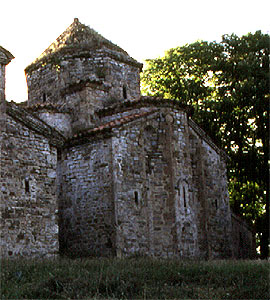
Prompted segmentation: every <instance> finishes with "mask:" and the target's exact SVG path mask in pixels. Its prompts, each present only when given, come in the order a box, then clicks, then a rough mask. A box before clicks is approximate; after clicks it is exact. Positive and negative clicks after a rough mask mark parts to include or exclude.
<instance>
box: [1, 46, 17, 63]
mask: <svg viewBox="0 0 270 300" xmlns="http://www.w3.org/2000/svg"><path fill="white" fill-rule="evenodd" d="M13 58H14V56H13V55H12V54H11V53H10V52H9V51H7V50H6V49H5V48H3V47H1V46H0V64H3V65H7V64H8V63H9V62H10V61H11V60H12V59H13Z"/></svg>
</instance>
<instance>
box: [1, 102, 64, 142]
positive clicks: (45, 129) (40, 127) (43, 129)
mask: <svg viewBox="0 0 270 300" xmlns="http://www.w3.org/2000/svg"><path fill="white" fill-rule="evenodd" d="M6 113H7V114H8V115H9V116H11V117H12V118H13V119H15V120H16V121H18V122H20V123H22V124H23V125H25V126H26V127H27V128H29V129H31V130H33V131H35V132H37V133H39V134H41V135H42V136H44V137H46V138H47V139H48V141H49V143H50V144H51V145H52V146H55V147H57V148H59V147H61V146H63V144H64V142H65V140H66V139H65V137H64V136H63V135H62V134H61V133H60V132H58V131H57V130H56V129H54V128H52V127H51V126H50V125H48V124H46V123H45V122H43V121H42V120H40V119H39V118H37V117H36V116H34V115H32V114H31V113H29V112H28V111H26V110H25V109H24V108H22V107H19V106H18V105H16V104H15V103H14V102H6Z"/></svg>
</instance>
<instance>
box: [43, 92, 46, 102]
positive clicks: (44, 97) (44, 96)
mask: <svg viewBox="0 0 270 300" xmlns="http://www.w3.org/2000/svg"><path fill="white" fill-rule="evenodd" d="M42 98H43V102H46V94H45V93H43V95H42Z"/></svg>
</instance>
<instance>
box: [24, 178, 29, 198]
mask: <svg viewBox="0 0 270 300" xmlns="http://www.w3.org/2000/svg"><path fill="white" fill-rule="evenodd" d="M24 185H25V192H26V193H27V194H28V193H30V183H29V178H25V181H24Z"/></svg>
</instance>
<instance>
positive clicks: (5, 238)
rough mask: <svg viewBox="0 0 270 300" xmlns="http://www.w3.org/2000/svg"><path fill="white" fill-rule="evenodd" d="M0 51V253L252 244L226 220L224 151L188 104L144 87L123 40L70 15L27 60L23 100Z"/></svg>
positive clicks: (244, 253) (165, 253)
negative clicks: (144, 91) (9, 81)
mask: <svg viewBox="0 0 270 300" xmlns="http://www.w3.org/2000/svg"><path fill="white" fill-rule="evenodd" d="M2 53H4V52H3V51H2ZM7 53H8V52H5V53H4V54H5V55H7ZM4 54H3V55H4ZM0 55H1V48H0ZM0 58H1V56H0ZM9 59H11V57H10V56H9ZM5 63H6V61H5V62H4V63H3V62H2V63H1V60H0V84H1V85H0V92H1V95H2V96H1V114H0V122H1V124H0V125H1V134H0V143H1V144H0V146H1V148H0V149H1V151H0V163H1V165H0V167H1V168H0V174H1V177H0V180H1V181H0V183H1V186H0V187H1V220H2V222H1V249H2V255H3V256H11V257H14V256H27V257H32V256H38V257H40V256H52V255H55V254H57V253H62V254H67V255H72V256H115V255H117V256H120V257H122V256H130V255H135V254H136V255H137V254H141V255H149V256H155V257H178V258H204V259H215V258H227V257H232V256H233V257H235V258H238V257H240V258H246V257H250V256H251V255H253V254H252V253H254V252H253V250H252V249H254V245H253V242H252V233H251V232H250V231H249V229H248V228H247V227H246V226H244V224H243V223H241V221H240V220H239V219H238V218H237V219H236V218H235V217H233V218H232V219H233V225H232V220H231V212H230V208H229V197H228V188H227V177H226V154H225V153H224V152H223V151H221V150H220V149H219V148H218V147H217V146H216V145H215V144H214V143H213V142H212V141H211V139H210V138H209V137H208V136H207V134H206V133H205V132H203V131H202V130H201V129H200V128H199V127H198V126H197V125H196V124H195V123H194V122H193V121H192V119H191V118H190V115H191V109H190V108H189V107H187V106H185V105H181V103H179V102H178V101H175V100H168V99H158V98H152V97H141V96H140V77H139V73H140V71H141V68H142V65H141V64H140V63H138V62H136V61H135V60H134V59H132V58H131V57H130V56H129V55H128V54H127V53H126V52H125V51H124V50H122V49H121V48H120V47H118V46H116V45H114V44H113V43H111V42H110V41H108V40H106V39H105V38H103V37H102V36H100V35H99V34H97V33H96V32H95V31H93V30H92V29H90V28H88V27H86V26H85V25H83V24H81V23H80V22H79V21H78V20H77V19H75V20H74V22H73V23H72V24H71V26H70V27H69V28H68V29H67V30H66V31H65V32H64V33H63V34H62V35H61V36H60V37H59V38H58V39H57V40H56V42H55V43H53V44H52V45H51V46H50V47H49V48H48V49H47V50H45V51H44V53H43V54H42V55H41V57H39V58H38V59H37V60H36V61H35V62H34V63H33V64H31V65H30V66H29V67H27V68H26V75H27V82H28V91H29V100H28V104H27V105H25V104H20V105H17V104H16V103H13V102H11V103H9V102H6V101H5V100H4V99H5V98H4V85H5V68H4V66H5ZM236 221H237V222H236ZM232 231H233V232H232ZM232 233H233V234H232ZM232 243H233V245H232Z"/></svg>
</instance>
